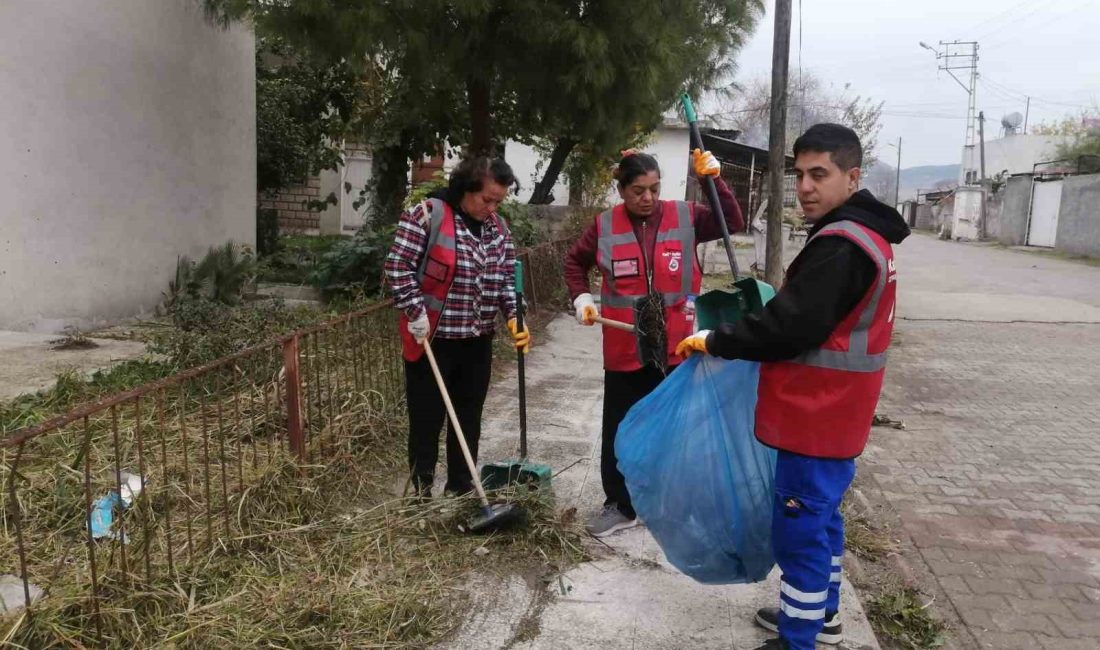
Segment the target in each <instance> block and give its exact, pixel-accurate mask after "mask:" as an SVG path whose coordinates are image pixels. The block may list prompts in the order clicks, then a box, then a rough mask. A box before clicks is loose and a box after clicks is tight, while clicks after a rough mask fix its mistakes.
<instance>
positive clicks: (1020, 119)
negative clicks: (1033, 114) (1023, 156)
mask: <svg viewBox="0 0 1100 650" xmlns="http://www.w3.org/2000/svg"><path fill="white" fill-rule="evenodd" d="M1023 123H1024V116H1023V115H1020V114H1019V113H1009V114H1008V115H1005V116H1004V117H1002V118H1001V126H1003V127H1004V128H1005V131H1006V132H1007V133H1015V132H1016V129H1018V128H1020V125H1021V124H1023Z"/></svg>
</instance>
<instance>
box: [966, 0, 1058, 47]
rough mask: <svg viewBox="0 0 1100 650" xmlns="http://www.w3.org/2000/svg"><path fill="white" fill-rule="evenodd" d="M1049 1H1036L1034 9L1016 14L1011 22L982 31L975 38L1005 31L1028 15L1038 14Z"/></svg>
mask: <svg viewBox="0 0 1100 650" xmlns="http://www.w3.org/2000/svg"><path fill="white" fill-rule="evenodd" d="M1048 3H1049V0H1040V1H1039V2H1036V3H1035V5H1034V7H1033V8H1032V9H1031V10H1030V11H1026V12H1024V13H1022V14H1020V15H1018V16H1016V17H1015V18H1013V19H1012V20H1010V21H1009V22H1007V23H1004V24H1002V25H1000V26H998V27H996V28H995V29H991V30H989V31H986V32H982V33H981V34H978V36H977V37H976V38H975V39H974V40H979V39H983V38H985V37H986V36H990V35H993V34H997V33H1000V32H1004V31H1006V30H1007V28H1008V27H1009V26H1010V25H1015V24H1016V23H1019V22H1020V21H1022V20H1024V19H1025V18H1028V17H1030V16H1033V15H1034V14H1036V13H1038V12H1040V11H1042V10H1043V9H1045V8H1046V5H1047V4H1048ZM1028 4H1030V3H1028ZM1017 6H1019V5H1017Z"/></svg>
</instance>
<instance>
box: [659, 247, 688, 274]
mask: <svg viewBox="0 0 1100 650" xmlns="http://www.w3.org/2000/svg"><path fill="white" fill-rule="evenodd" d="M662 255H663V256H664V258H665V259H666V260H668V270H669V272H670V273H675V272H677V271H679V270H680V260H682V259H683V257H684V254H683V251H665V252H664V253H662Z"/></svg>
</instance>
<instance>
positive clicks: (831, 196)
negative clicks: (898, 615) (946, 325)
mask: <svg viewBox="0 0 1100 650" xmlns="http://www.w3.org/2000/svg"><path fill="white" fill-rule="evenodd" d="M794 155H795V173H796V175H797V177H798V184H797V192H798V199H799V202H800V203H801V205H802V209H803V212H804V213H805V215H806V221H807V222H808V223H809V224H811V225H812V228H811V230H810V232H809V236H808V239H807V243H806V247H805V248H804V249H803V250H802V252H801V253H799V255H798V257H796V258H795V260H794V262H792V263H791V266H790V268H789V269H788V271H787V278H786V281H785V283H784V285H783V287H782V288H781V289H780V290H779V292H778V293H777V294H776V296H775V297H774V298H773V299H772V300H771V301H770V302H768V304H767V306H766V307H765V308H764V310H763V311H762V312H761V313H760V314H756V315H750V316H747V317H745V318H744V319H742V320H741V321H739V322H737V323H732V324H723V325H721V326H719V327H718V329H717V330H715V331H713V332H709V331H701V332H698V333H696V334H694V335H693V336H691V337H688V338H686V339H684V340H683V341H681V342H680V344H679V346H678V347H677V352H678V353H680V354H681V355H687V354H690V353H691V352H696V351H698V352H704V353H707V354H712V355H715V356H720V357H724V358H727V359H746V360H750V361H760V362H762V365H761V369H760V385H759V389H758V401H757V409H756V436H757V438H758V439H759V440H760V441H761V442H763V443H764V444H766V445H769V446H771V447H774V448H776V449H777V450H778V454H777V460H776V470H775V492H776V496H775V506H774V513H773V517H772V546H773V549H774V551H775V556H776V561H777V563H778V564H779V567H780V569H781V570H782V572H783V577H782V582H781V586H780V600H779V604H780V606H779V607H778V608H775V607H769V608H764V609H762V610H760V611H759V612H758V613H757V616H756V622H757V623H758V624H759V625H760V626H762V627H764V628H766V629H769V630H772V631H776V632H778V633H779V638H778V639H771V640H769V641H768V643H766V644H765V645H764V646H762V649H764V648H766V649H775V650H779V649H783V650H813V648H814V642H815V640H816V641H818V642H823V643H830V644H837V643H840V641H841V628H840V620H839V605H840V575H841V568H840V566H841V556H842V554H843V549H844V522H843V519H842V518H841V515H840V503H841V501H842V500H843V497H844V493H845V492H846V491H847V489H848V487H849V486H850V485H851V482H852V479H853V478H854V476H855V457H856V456H858V455H859V454H860V453H861V452H862V451H863V447H864V445H865V444H866V441H867V437H868V435H869V433H870V429H871V420H872V418H873V416H874V410H875V406H876V404H877V402H878V397H879V392H880V390H881V388H882V379H883V375H884V372H885V365H886V349H887V348H888V347H889V343H890V334H891V332H892V329H893V322H894V299H895V293H896V286H897V282H896V280H897V272H896V269H895V263H894V256H893V248H892V245H893V244H898V243H900V242H901V241H902V240H904V239H905V238H906V237H907V236H908V235H909V227H908V226H907V225H906V224H905V222H904V221H903V220H902V218H901V216H900V215H899V214H898V212H897V211H896V210H894V209H893V208H891V207H889V206H887V205H884V204H883V203H880V202H879V201H878V200H876V199H875V198H874V197H873V196H872V195H871V194H870V193H869V192H867V191H866V190H858V188H859V178H860V166H861V164H862V157H863V152H862V147H861V145H860V142H859V137H858V136H857V135H856V134H855V132H853V131H852V130H851V129H849V128H847V127H844V126H840V125H838V124H818V125H815V126H813V127H811V128H810V129H809V130H808V131H806V133H804V134H803V135H802V136H801V137H800V138H798V140H797V141H795V144H794Z"/></svg>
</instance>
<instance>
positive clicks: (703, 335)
mask: <svg viewBox="0 0 1100 650" xmlns="http://www.w3.org/2000/svg"><path fill="white" fill-rule="evenodd" d="M708 336H710V330H699V331H698V332H696V333H694V334H692V335H691V336H689V337H687V338H686V339H684V340H683V341H680V343H678V344H677V345H676V356H678V357H682V358H684V359H686V358H688V357H689V356H691V354H692V353H694V352H702V353H703V354H709V353H708V352H707V337H708Z"/></svg>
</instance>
